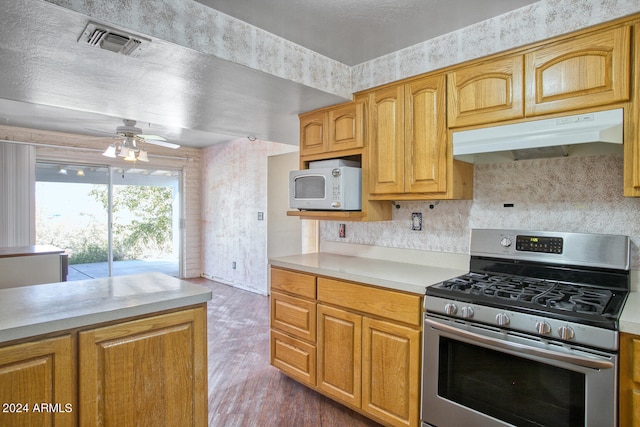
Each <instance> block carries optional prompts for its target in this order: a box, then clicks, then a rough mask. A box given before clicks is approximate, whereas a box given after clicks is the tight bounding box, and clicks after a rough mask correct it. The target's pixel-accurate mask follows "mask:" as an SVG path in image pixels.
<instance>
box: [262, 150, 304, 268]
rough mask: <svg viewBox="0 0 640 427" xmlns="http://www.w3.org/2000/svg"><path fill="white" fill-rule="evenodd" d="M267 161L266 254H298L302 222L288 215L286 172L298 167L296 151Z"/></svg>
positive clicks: (300, 244)
mask: <svg viewBox="0 0 640 427" xmlns="http://www.w3.org/2000/svg"><path fill="white" fill-rule="evenodd" d="M268 162H269V165H268V178H267V183H268V187H267V195H268V201H267V205H268V207H267V213H266V218H265V219H266V221H267V257H268V258H274V257H280V256H287V255H294V254H299V253H300V252H301V250H302V227H301V221H300V219H299V218H298V217H293V216H287V210H289V171H292V170H297V169H299V165H300V160H299V153H298V151H294V152H291V153H287V154H280V155H278V156H270V157H269V160H268Z"/></svg>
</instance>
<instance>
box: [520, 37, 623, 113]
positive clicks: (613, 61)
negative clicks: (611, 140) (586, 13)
mask: <svg viewBox="0 0 640 427" xmlns="http://www.w3.org/2000/svg"><path fill="white" fill-rule="evenodd" d="M630 61H631V27H629V26H622V27H618V28H613V29H610V30H606V31H600V32H597V33H595V34H589V35H586V36H582V37H578V38H575V39H571V40H567V41H563V42H559V43H557V44H553V45H551V46H548V47H544V48H541V49H538V50H536V51H534V52H530V53H528V54H526V55H525V87H526V102H525V105H526V110H525V114H526V115H527V116H532V115H540V114H548V113H556V112H563V111H571V110H579V109H583V108H589V107H595V106H599V105H608V104H613V103H616V102H623V101H627V100H629V97H630V70H631V64H630Z"/></svg>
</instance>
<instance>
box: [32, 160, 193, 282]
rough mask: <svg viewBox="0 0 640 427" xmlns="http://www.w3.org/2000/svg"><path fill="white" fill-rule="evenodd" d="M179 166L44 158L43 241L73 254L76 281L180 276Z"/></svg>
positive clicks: (39, 238)
mask: <svg viewBox="0 0 640 427" xmlns="http://www.w3.org/2000/svg"><path fill="white" fill-rule="evenodd" d="M180 176H181V174H180V172H179V171H170V170H157V169H140V168H136V167H135V166H134V167H130V168H126V169H124V168H122V169H121V168H112V167H108V166H100V165H95V166H94V165H73V164H67V163H65V164H61V163H44V162H40V163H37V164H36V244H50V245H54V246H58V247H60V248H62V249H65V250H66V252H67V253H68V254H69V278H68V279H69V280H81V279H87V278H97V277H108V276H115V275H125V274H135V273H142V272H149V271H160V272H163V273H166V274H169V275H172V276H176V277H179V276H180V253H181V244H180V242H181V236H180V217H181V215H180V212H181V208H180V192H181V191H180V189H181V180H180Z"/></svg>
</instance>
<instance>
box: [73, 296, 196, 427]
mask: <svg viewBox="0 0 640 427" xmlns="http://www.w3.org/2000/svg"><path fill="white" fill-rule="evenodd" d="M79 337H80V338H79V341H80V343H79V345H80V353H79V354H80V368H79V371H80V378H79V384H80V388H79V390H80V396H79V401H80V406H81V407H82V411H80V425H83V426H89V425H107V426H125V425H149V426H152V425H167V426H178V425H179V426H204V425H207V395H208V390H207V377H208V375H207V333H206V312H205V309H204V307H198V308H194V309H188V310H184V311H179V312H175V313H168V314H163V315H158V316H153V317H148V318H144V319H140V320H135V321H130V322H124V323H119V324H115V325H113V326H106V327H102V328H97V329H92V330H88V331H84V332H80V334H79Z"/></svg>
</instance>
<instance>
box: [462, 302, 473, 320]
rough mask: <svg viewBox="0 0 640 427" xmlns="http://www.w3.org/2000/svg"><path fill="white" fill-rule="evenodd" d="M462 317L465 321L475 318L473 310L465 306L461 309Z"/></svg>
mask: <svg viewBox="0 0 640 427" xmlns="http://www.w3.org/2000/svg"><path fill="white" fill-rule="evenodd" d="M460 315H461V316H462V317H464V318H465V319H471V318H472V317H473V308H472V307H470V306H468V305H465V306H464V307H462V308H461V309H460Z"/></svg>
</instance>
